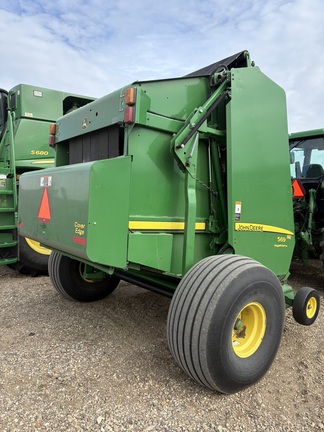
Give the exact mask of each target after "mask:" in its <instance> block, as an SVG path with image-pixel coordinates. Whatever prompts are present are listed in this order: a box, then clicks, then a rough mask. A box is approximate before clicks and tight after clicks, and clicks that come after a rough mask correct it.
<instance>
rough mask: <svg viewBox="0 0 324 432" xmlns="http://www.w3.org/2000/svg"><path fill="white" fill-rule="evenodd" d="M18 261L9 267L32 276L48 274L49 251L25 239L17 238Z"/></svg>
mask: <svg viewBox="0 0 324 432" xmlns="http://www.w3.org/2000/svg"><path fill="white" fill-rule="evenodd" d="M18 250H19V261H18V262H16V263H14V264H10V265H9V267H11V268H13V269H14V270H17V271H18V272H19V273H22V274H31V275H32V276H37V275H47V274H48V258H49V256H50V254H51V250H50V249H47V248H45V247H43V246H41V245H40V243H38V242H36V241H34V240H31V239H29V238H26V237H22V236H19V237H18Z"/></svg>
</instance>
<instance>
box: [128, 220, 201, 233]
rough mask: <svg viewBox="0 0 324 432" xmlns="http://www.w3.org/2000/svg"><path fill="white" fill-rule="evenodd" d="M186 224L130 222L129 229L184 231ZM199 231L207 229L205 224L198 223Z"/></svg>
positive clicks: (196, 226) (197, 228)
mask: <svg viewBox="0 0 324 432" xmlns="http://www.w3.org/2000/svg"><path fill="white" fill-rule="evenodd" d="M184 226H185V224H184V222H159V221H129V224H128V227H129V229H134V230H153V231H155V230H156V231H159V230H184ZM195 228H196V230H197V231H204V230H205V229H206V224H205V222H196V225H195Z"/></svg>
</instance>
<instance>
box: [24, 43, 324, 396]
mask: <svg viewBox="0 0 324 432" xmlns="http://www.w3.org/2000/svg"><path fill="white" fill-rule="evenodd" d="M50 143H51V145H52V146H53V147H54V148H55V151H56V167H55V168H49V169H45V170H42V171H38V172H37V173H36V172H34V173H26V174H24V175H22V177H21V183H20V208H19V230H20V234H21V235H23V236H29V237H30V238H32V239H34V240H36V241H39V242H41V244H43V245H45V246H47V247H49V248H51V249H53V251H54V252H52V254H51V256H50V259H49V274H50V277H51V280H52V283H53V285H54V287H55V288H56V289H57V291H59V292H60V293H61V294H63V295H64V296H65V297H67V298H69V299H72V300H78V301H92V300H98V299H100V298H103V297H105V296H107V295H108V294H110V293H111V292H112V291H113V290H114V289H115V288H116V287H117V285H118V282H119V281H120V280H125V281H129V282H131V283H134V284H137V285H139V286H142V287H144V288H147V289H150V290H153V291H156V292H159V293H162V294H165V295H167V296H169V297H172V300H171V305H170V311H169V316H168V324H167V328H168V343H169V347H170V351H171V353H172V355H173V357H174V358H175V360H176V361H177V363H178V364H179V365H180V366H181V367H182V368H183V370H184V371H185V372H186V373H187V374H188V375H189V376H191V377H192V378H193V379H195V380H196V381H197V382H198V383H200V384H202V385H205V386H207V387H209V388H212V389H215V390H217V391H220V392H224V393H231V392H235V391H238V390H240V389H243V388H244V387H246V386H248V385H250V384H252V383H254V382H255V381H257V380H258V379H259V378H260V377H261V376H263V374H264V373H265V372H266V371H267V370H268V368H269V367H270V365H271V363H272V361H273V359H274V358H275V356H276V353H277V350H278V347H279V344H280V340H281V336H282V331H283V326H284V317H285V306H293V310H294V311H295V312H294V316H295V318H296V319H297V320H298V321H299V322H300V323H302V324H311V323H312V322H314V321H315V319H316V317H317V314H318V311H319V296H318V293H317V292H316V291H315V290H312V289H308V288H306V289H302V290H300V291H298V292H297V294H296V296H295V295H294V292H293V290H292V289H291V288H290V287H289V285H288V284H287V278H288V274H289V266H290V263H291V258H292V254H293V250H294V244H295V242H294V220H293V208H292V193H291V179H290V173H289V151H288V145H287V144H288V132H287V114H286V99H285V93H284V91H283V90H282V89H281V88H280V87H279V86H278V85H277V84H275V83H274V82H273V81H271V80H270V79H269V78H268V77H267V76H265V75H264V74H263V73H262V72H261V71H260V69H259V68H257V67H255V66H254V64H253V63H251V61H250V56H249V53H248V52H246V51H243V52H240V53H238V54H236V55H233V56H231V57H229V58H226V59H224V60H221V61H219V62H217V63H214V64H211V65H210V66H207V67H205V68H203V69H201V70H198V71H196V72H193V73H191V74H189V75H187V76H185V77H181V78H172V79H165V80H157V81H138V82H134V83H132V84H130V85H128V86H125V87H123V88H121V89H119V90H118V91H115V92H114V93H112V94H109V95H107V96H104V97H102V98H100V99H98V100H96V101H94V102H93V103H91V104H89V105H86V106H84V107H82V108H80V109H78V110H77V111H75V112H73V113H70V114H68V115H66V116H64V117H62V118H60V119H58V121H57V122H56V125H55V128H54V127H53V130H52V135H51V137H50Z"/></svg>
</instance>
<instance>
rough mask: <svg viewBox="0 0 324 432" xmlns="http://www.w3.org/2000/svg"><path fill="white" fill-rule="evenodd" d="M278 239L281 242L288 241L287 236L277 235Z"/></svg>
mask: <svg viewBox="0 0 324 432" xmlns="http://www.w3.org/2000/svg"><path fill="white" fill-rule="evenodd" d="M277 241H278V242H279V243H285V242H286V241H287V238H286V237H277Z"/></svg>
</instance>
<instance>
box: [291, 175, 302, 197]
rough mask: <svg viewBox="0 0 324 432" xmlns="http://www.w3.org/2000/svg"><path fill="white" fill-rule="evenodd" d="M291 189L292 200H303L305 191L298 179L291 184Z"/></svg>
mask: <svg viewBox="0 0 324 432" xmlns="http://www.w3.org/2000/svg"><path fill="white" fill-rule="evenodd" d="M292 188H293V197H294V198H304V196H305V189H304V187H303V185H302V184H301V183H300V181H299V180H298V179H295V180H294V181H293V182H292Z"/></svg>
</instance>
